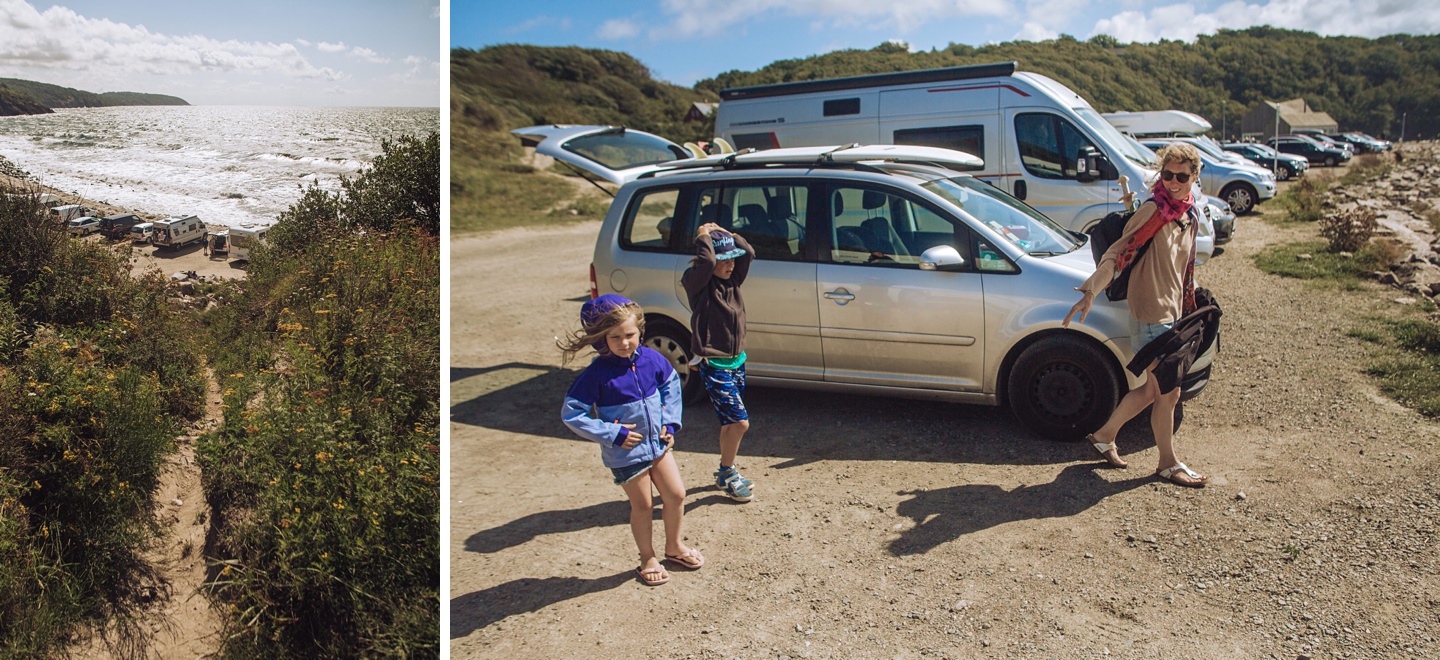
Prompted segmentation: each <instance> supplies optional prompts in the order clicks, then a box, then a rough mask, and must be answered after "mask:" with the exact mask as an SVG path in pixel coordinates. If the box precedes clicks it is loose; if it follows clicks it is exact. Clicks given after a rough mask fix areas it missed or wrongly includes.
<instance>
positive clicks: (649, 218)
mask: <svg viewBox="0 0 1440 660" xmlns="http://www.w3.org/2000/svg"><path fill="white" fill-rule="evenodd" d="M679 205H680V191H679V190H678V189H674V188H670V189H662V190H649V191H645V192H642V193H640V194H637V195H636V196H635V199H634V200H633V201H631V202H630V210H629V213H628V214H627V215H626V216H625V220H624V222H623V223H622V224H621V226H620V247H622V248H626V249H630V250H642V251H653V252H671V251H673V250H672V249H671V247H670V246H671V245H672V243H671V242H670V238H671V230H672V228H673V227H674V225H675V215H676V211H677V209H678V208H679Z"/></svg>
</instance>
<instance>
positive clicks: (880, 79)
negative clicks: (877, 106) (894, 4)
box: [720, 62, 1019, 101]
mask: <svg viewBox="0 0 1440 660" xmlns="http://www.w3.org/2000/svg"><path fill="white" fill-rule="evenodd" d="M1018 66H1019V64H1018V63H1016V62H996V63H993V64H972V65H970V66H952V67H946V68H944V69H922V70H920V71H900V72H898V73H876V74H871V75H866V76H852V77H849V78H830V79H828V80H805V81H801V82H791V83H777V84H774V85H755V86H754V87H732V88H730V89H726V90H721V92H720V100H721V101H735V100H738V99H758V98H764V97H767V96H791V95H794V94H809V93H812V92H833V91H837V90H842V89H860V88H864V87H890V86H893V85H914V84H920V83H930V82H949V81H952V80H970V79H973V78H991V77H995V76H1009V75H1014V73H1015V69H1016V68H1017V67H1018Z"/></svg>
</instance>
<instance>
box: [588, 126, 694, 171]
mask: <svg viewBox="0 0 1440 660" xmlns="http://www.w3.org/2000/svg"><path fill="white" fill-rule="evenodd" d="M563 147H564V149H565V150H566V151H569V152H571V153H573V154H578V155H580V156H582V157H584V158H588V159H590V160H593V161H595V162H597V163H599V164H601V165H603V166H605V167H607V168H609V169H612V170H624V169H629V168H632V167H640V166H642V165H653V164H655V163H667V162H670V161H672V160H680V159H681V158H686V157H687V154H686V153H684V152H683V151H682V150H681V149H680V148H679V147H676V146H674V145H672V144H671V143H670V142H669V141H668V140H664V139H661V138H658V137H655V136H653V135H649V134H644V133H640V132H638V131H622V130H620V129H616V130H613V131H607V132H604V133H592V134H590V135H584V136H581V137H577V138H575V139H573V140H570V141H569V142H566V143H565V144H564V145H563Z"/></svg>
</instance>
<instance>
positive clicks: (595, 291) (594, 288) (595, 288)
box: [590, 264, 600, 300]
mask: <svg viewBox="0 0 1440 660" xmlns="http://www.w3.org/2000/svg"><path fill="white" fill-rule="evenodd" d="M599 297H600V287H599V285H597V284H595V264H590V299H591V300H594V299H596V298H599Z"/></svg>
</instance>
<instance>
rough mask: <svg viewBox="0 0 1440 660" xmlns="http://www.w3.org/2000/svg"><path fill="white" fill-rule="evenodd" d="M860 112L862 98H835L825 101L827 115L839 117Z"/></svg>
mask: <svg viewBox="0 0 1440 660" xmlns="http://www.w3.org/2000/svg"><path fill="white" fill-rule="evenodd" d="M858 114H860V99H859V98H853V99H833V100H830V101H826V102H825V116H826V117H838V116H841V115H858Z"/></svg>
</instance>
